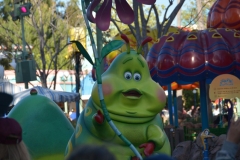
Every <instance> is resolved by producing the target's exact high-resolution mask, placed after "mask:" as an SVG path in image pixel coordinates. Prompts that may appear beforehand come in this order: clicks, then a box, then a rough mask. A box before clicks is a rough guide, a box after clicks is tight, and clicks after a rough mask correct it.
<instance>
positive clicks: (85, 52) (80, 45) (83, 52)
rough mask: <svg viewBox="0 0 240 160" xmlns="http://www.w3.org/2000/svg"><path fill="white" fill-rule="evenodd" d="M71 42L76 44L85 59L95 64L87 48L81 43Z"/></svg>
mask: <svg viewBox="0 0 240 160" xmlns="http://www.w3.org/2000/svg"><path fill="white" fill-rule="evenodd" d="M70 42H72V43H75V44H76V46H77V48H78V50H79V51H80V53H81V54H82V55H83V57H85V58H86V59H87V60H88V62H89V63H91V64H92V65H94V63H93V61H92V59H91V57H90V56H89V54H88V52H87V51H86V50H85V48H84V47H83V45H82V44H81V43H80V42H79V41H70Z"/></svg>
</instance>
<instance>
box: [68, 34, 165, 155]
mask: <svg viewBox="0 0 240 160" xmlns="http://www.w3.org/2000/svg"><path fill="white" fill-rule="evenodd" d="M121 37H123V39H124V40H125V42H126V43H129V40H128V38H127V37H126V36H125V35H122V36H121ZM151 40H152V39H151V38H149V37H148V38H146V39H145V40H144V41H143V42H142V45H144V44H146V43H147V42H149V41H151ZM75 43H77V46H78V43H80V42H78V41H77V42H75ZM128 46H129V44H128ZM118 47H121V45H118ZM79 49H80V48H79ZM141 49H142V46H140V47H139V48H138V50H137V51H135V50H131V51H129V50H128V51H126V52H123V53H121V54H119V55H118V56H117V57H116V59H114V61H113V62H112V64H111V65H110V67H109V68H108V69H107V70H106V71H105V72H104V73H103V74H102V75H101V77H97V82H98V83H97V84H95V85H94V87H93V90H92V94H91V98H90V99H89V101H88V103H87V104H86V107H85V109H84V111H83V112H82V114H81V115H80V117H79V119H78V123H77V127H76V131H75V133H74V134H73V135H72V138H71V140H70V141H69V144H68V149H67V151H66V152H67V154H69V153H70V152H71V146H75V145H76V144H88V143H90V144H91V143H94V144H108V143H110V144H111V146H112V147H108V148H109V150H110V151H111V152H112V153H114V155H115V156H116V157H117V159H129V158H131V157H132V158H140V159H142V158H141V155H140V154H139V152H141V153H142V155H145V156H149V155H151V154H155V153H165V154H169V155H170V143H169V141H168V139H167V136H166V134H165V132H164V130H163V124H162V121H161V118H160V116H159V112H160V111H161V110H162V109H163V107H164V106H165V102H166V96H165V93H164V91H163V89H162V88H161V87H160V86H159V84H157V83H156V82H154V81H153V80H152V79H151V77H150V73H149V69H148V67H147V62H146V61H145V59H144V58H143V57H142V55H141V54H140V53H141ZM109 51H111V50H109ZM101 58H102V57H101ZM95 62H97V59H96V60H95ZM94 65H96V64H94ZM98 67H99V66H95V68H96V71H97V72H98ZM97 75H98V73H97ZM100 78H102V79H100ZM99 82H100V83H99ZM99 87H101V89H102V92H103V93H102V95H101V94H99ZM103 95H104V98H103ZM149 104H151V105H149ZM106 105H107V106H106ZM146 106H147V107H146ZM102 112H103V113H102ZM110 115H111V118H110ZM107 123H108V124H109V125H108V124H107ZM118 128H119V129H118ZM120 130H121V132H122V133H121V132H120ZM131 130H134V134H133V133H131V132H130V131H131ZM136 134H137V135H138V136H136ZM124 135H126V137H127V138H126V137H125V136H124ZM119 138H120V139H121V140H122V141H123V142H124V143H125V144H123V143H122V142H119ZM128 139H130V140H131V141H133V143H131V142H130V141H129V140H128ZM129 147H130V149H129ZM136 148H139V149H136ZM131 150H132V151H133V153H134V154H135V155H136V156H137V157H136V156H134V155H133V153H132V151H131ZM136 152H137V153H136Z"/></svg>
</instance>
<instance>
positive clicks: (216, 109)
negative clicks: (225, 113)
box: [213, 104, 220, 116]
mask: <svg viewBox="0 0 240 160" xmlns="http://www.w3.org/2000/svg"><path fill="white" fill-rule="evenodd" d="M219 114H220V110H219V106H218V104H216V106H215V108H214V109H213V116H218V115H219Z"/></svg>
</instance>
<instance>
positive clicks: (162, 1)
mask: <svg viewBox="0 0 240 160" xmlns="http://www.w3.org/2000/svg"><path fill="white" fill-rule="evenodd" d="M188 1H189V0H186V1H185V2H184V4H183V7H184V6H185V5H187V2H188ZM156 3H157V4H159V5H164V6H165V7H167V6H168V5H169V0H157V1H156ZM176 6H177V0H174V2H173V5H172V6H171V7H170V8H169V10H168V14H167V15H169V14H170V13H171V12H172V11H173V9H174V8H175V7H176ZM162 18H163V15H162V16H161V17H160V20H162ZM172 25H173V26H177V18H175V19H174V21H173V23H172Z"/></svg>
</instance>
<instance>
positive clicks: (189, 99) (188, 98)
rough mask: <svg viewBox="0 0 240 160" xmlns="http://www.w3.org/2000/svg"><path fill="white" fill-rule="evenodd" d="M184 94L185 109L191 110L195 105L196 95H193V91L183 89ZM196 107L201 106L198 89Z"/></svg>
mask: <svg viewBox="0 0 240 160" xmlns="http://www.w3.org/2000/svg"><path fill="white" fill-rule="evenodd" d="M182 94H183V99H184V104H185V108H186V109H187V110H188V109H190V108H191V106H192V105H194V93H193V90H186V89H183V92H182ZM196 105H197V106H199V105H200V90H199V89H197V93H196Z"/></svg>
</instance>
